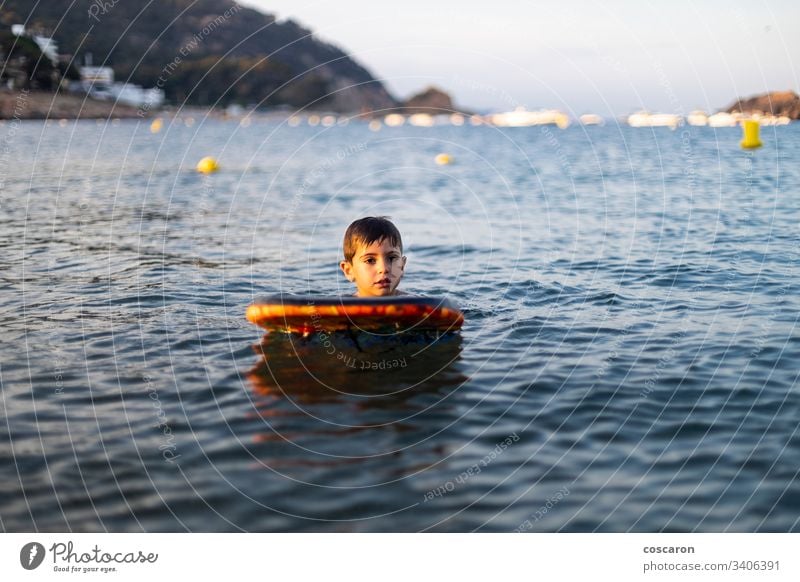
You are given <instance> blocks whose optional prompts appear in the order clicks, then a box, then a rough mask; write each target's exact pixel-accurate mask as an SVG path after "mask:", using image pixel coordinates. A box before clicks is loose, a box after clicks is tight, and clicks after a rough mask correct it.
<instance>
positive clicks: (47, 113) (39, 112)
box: [0, 89, 153, 119]
mask: <svg viewBox="0 0 800 582" xmlns="http://www.w3.org/2000/svg"><path fill="white" fill-rule="evenodd" d="M152 113H153V111H145V112H143V114H142V115H140V111H139V109H138V108H136V107H131V106H130V105H122V104H119V103H115V102H113V101H99V100H97V99H91V98H89V97H86V96H83V95H69V94H64V93H51V92H48V91H26V90H21V91H9V90H7V89H2V90H0V119H109V118H118V119H120V118H135V117H139V118H142V117H144V118H147V117H150V116H151V114H152Z"/></svg>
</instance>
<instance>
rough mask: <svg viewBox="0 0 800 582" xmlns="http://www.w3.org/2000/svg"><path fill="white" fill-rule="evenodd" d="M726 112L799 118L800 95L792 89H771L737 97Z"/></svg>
mask: <svg viewBox="0 0 800 582" xmlns="http://www.w3.org/2000/svg"><path fill="white" fill-rule="evenodd" d="M727 111H728V113H745V114H751V113H760V114H770V115H775V116H780V115H785V116H787V117H788V118H789V119H800V96H798V95H797V93H795V92H794V91H773V92H772V93H765V94H763V95H756V96H755V97H750V98H748V99H739V100H737V101H736V103H734V104H733V105H731V106H730V107H728V109H727Z"/></svg>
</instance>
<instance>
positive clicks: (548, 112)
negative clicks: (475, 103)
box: [488, 107, 569, 129]
mask: <svg viewBox="0 0 800 582" xmlns="http://www.w3.org/2000/svg"><path fill="white" fill-rule="evenodd" d="M488 121H489V123H491V124H492V125H495V126H497V127H531V126H533V125H557V126H558V127H560V128H562V129H563V128H565V127H567V126H569V117H567V115H566V114H564V113H562V112H561V111H558V110H557V109H542V110H540V111H528V110H526V109H525V108H524V107H517V108H516V109H515V110H514V111H508V112H505V113H495V114H493V115H489V116H488Z"/></svg>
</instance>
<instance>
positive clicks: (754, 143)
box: [741, 119, 763, 149]
mask: <svg viewBox="0 0 800 582" xmlns="http://www.w3.org/2000/svg"><path fill="white" fill-rule="evenodd" d="M742 129H743V130H744V134H743V135H742V142H741V146H742V147H743V148H746V149H753V148H760V147H761V146H762V145H763V144H762V143H761V140H760V139H759V137H758V131H759V129H760V125H759V124H758V121H756V120H755V119H747V120H745V121H743V122H742Z"/></svg>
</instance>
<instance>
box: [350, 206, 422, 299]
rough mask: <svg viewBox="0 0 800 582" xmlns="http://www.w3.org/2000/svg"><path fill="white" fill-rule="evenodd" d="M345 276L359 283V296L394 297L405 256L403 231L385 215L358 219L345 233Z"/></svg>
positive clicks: (357, 286)
mask: <svg viewBox="0 0 800 582" xmlns="http://www.w3.org/2000/svg"><path fill="white" fill-rule="evenodd" d="M342 246H343V248H344V260H343V261H342V262H341V263H339V266H340V267H341V268H342V272H343V273H344V276H345V277H347V278H348V279H349V280H350V281H352V282H353V283H355V284H356V288H357V292H356V295H357V296H359V297H383V296H386V295H395V294H396V292H397V286H398V285H399V284H400V280H401V279H402V278H403V272H404V270H405V267H406V257H404V256H403V240H402V239H401V238H400V231H399V230H397V227H396V226H395V225H394V224H392V223H391V222H390V221H389V219H388V218H387V217H385V216H368V217H366V218H361V219H359V220H356V221H355V222H354V223H353V224H351V225H350V226H348V227H347V232H345V233H344V242H343V244H342Z"/></svg>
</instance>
